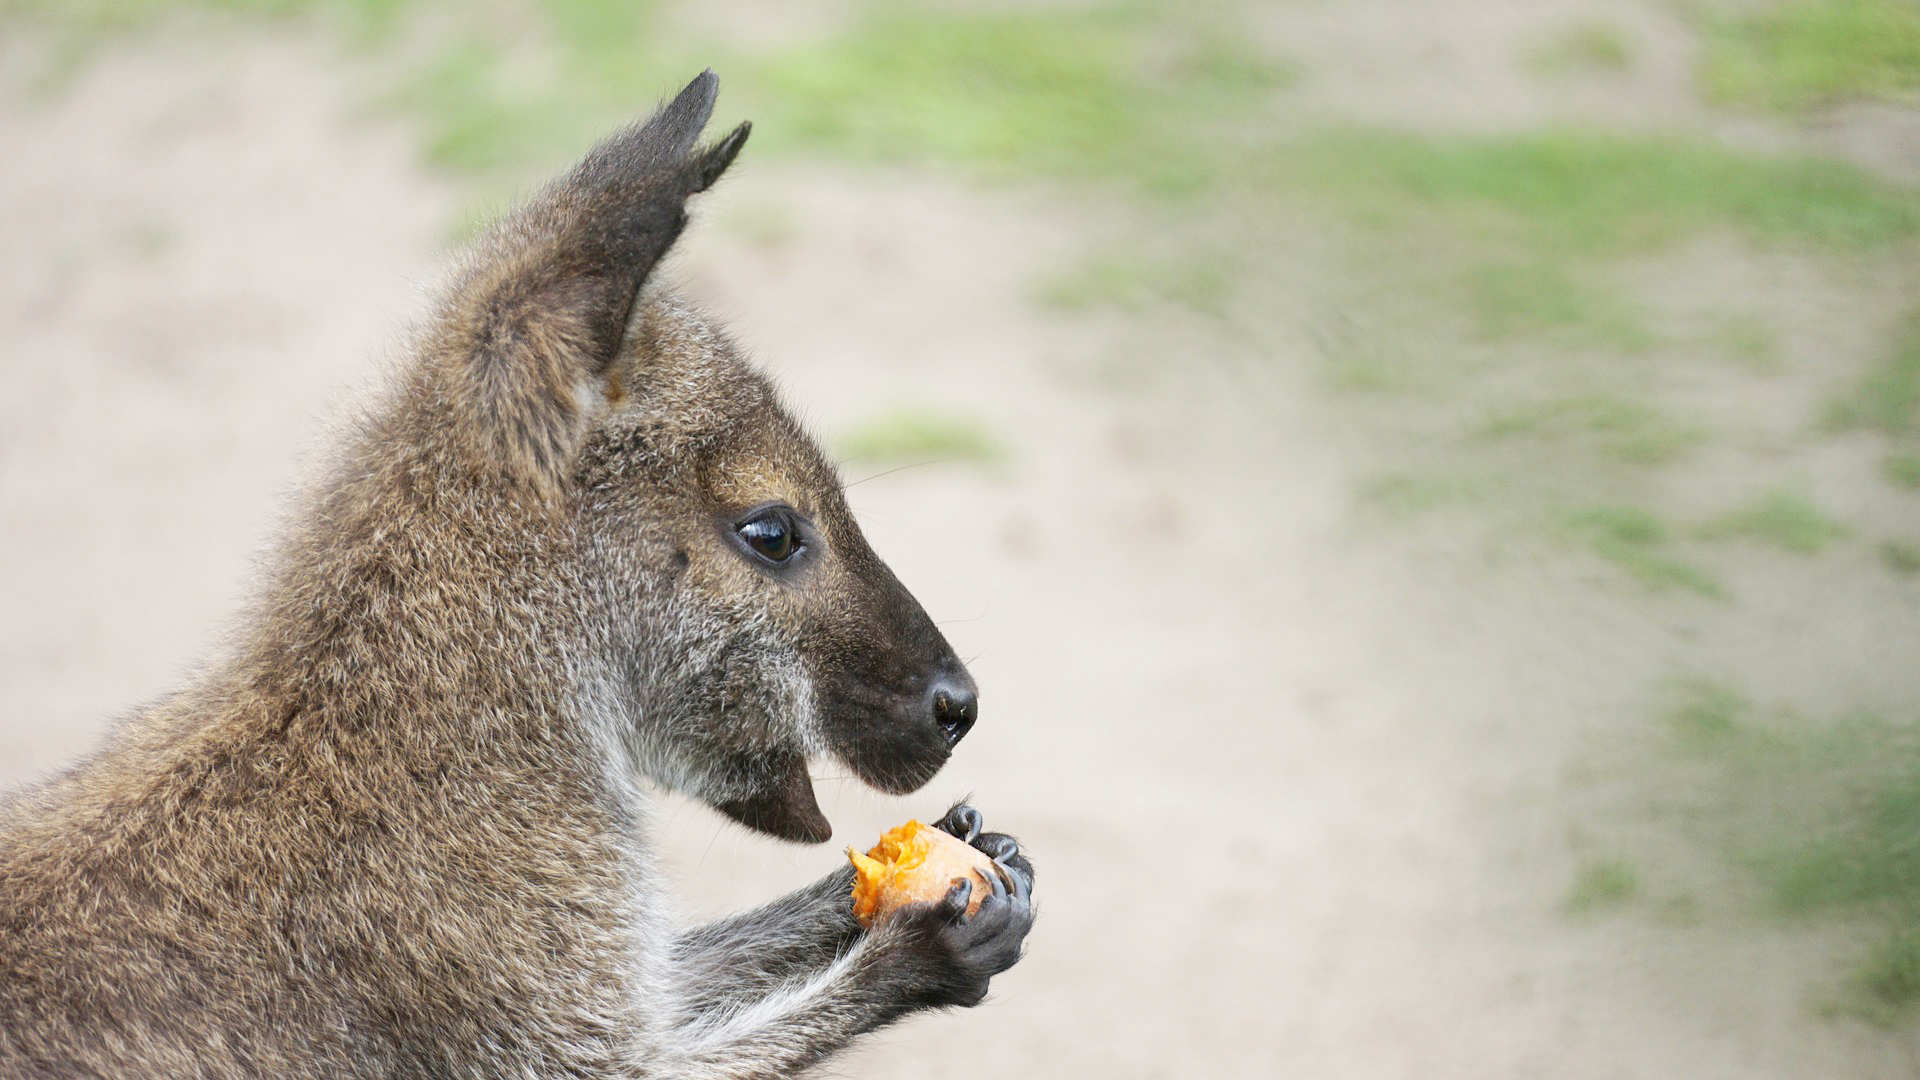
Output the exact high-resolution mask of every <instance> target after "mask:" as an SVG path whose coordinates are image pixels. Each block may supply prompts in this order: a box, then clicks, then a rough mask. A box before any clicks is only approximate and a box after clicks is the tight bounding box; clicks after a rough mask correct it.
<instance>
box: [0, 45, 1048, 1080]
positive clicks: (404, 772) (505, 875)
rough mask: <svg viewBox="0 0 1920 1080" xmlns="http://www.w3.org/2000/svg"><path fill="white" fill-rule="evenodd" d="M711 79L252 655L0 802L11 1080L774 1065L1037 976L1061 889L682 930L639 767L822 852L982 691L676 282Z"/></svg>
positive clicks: (274, 585) (516, 245) (1003, 853)
mask: <svg viewBox="0 0 1920 1080" xmlns="http://www.w3.org/2000/svg"><path fill="white" fill-rule="evenodd" d="M716 88H717V83H716V80H715V79H714V76H713V74H712V73H711V72H707V73H704V74H702V75H701V76H700V77H699V78H696V79H695V80H694V81H693V82H692V83H691V84H690V85H689V86H688V87H687V88H686V89H685V90H683V91H682V92H681V93H680V94H679V95H678V96H677V97H676V98H674V99H673V101H672V102H671V103H670V104H668V105H666V106H665V107H664V108H662V109H661V110H660V111H659V112H658V113H657V114H655V115H654V116H653V117H652V118H651V119H650V120H648V121H646V122H645V123H644V124H641V125H638V126H636V127H633V128H631V129H629V130H627V131H625V132H623V133H621V134H618V135H616V136H614V137H612V138H611V139H609V140H608V141H606V142H604V143H602V144H601V145H599V146H598V147H597V148H595V149H594V150H593V151H591V152H590V153H589V154H588V155H587V156H586V158H585V159H584V160H583V161H582V162H581V163H580V164H579V165H578V166H577V167H575V168H574V169H573V170H572V171H571V172H570V173H568V174H567V175H566V176H564V177H563V178H562V179H560V180H559V181H557V182H555V183H554V184H553V185H552V186H550V187H549V188H547V189H546V190H545V191H543V192H542V193H541V194H539V195H538V196H536V197H535V198H534V199H533V200H532V201H531V203H530V205H528V206H527V207H525V208H524V209H522V210H521V211H520V212H518V213H517V214H516V215H514V216H513V217H511V218H510V219H508V220H507V221H505V222H503V223H502V224H501V225H499V226H498V227H496V228H495V230H494V231H493V232H492V233H491V234H490V235H489V236H488V237H487V238H486V239H485V240H484V241H482V242H481V244H480V245H479V247H478V249H477V251H476V253H475V254H474V256H473V257H472V258H471V259H470V261H469V263H468V264H467V265H466V266H465V268H464V269H463V270H462V271H461V272H460V273H459V274H458V275H457V276H456V278H455V279H454V281H453V282H452V284H451V286H450V287H449V289H448V291H447V292H446V295H445V296H444V298H443V300H442V302H441V304H440V306H439V308H438V310H437V312H436V313H435V314H434V315H433V316H432V318H431V320H430V322H429V323H428V324H427V325H426V326H425V327H424V328H423V330H422V331H421V334H420V339H419V341H418V345H417V351H416V355H415V356H414V357H413V358H412V359H411V361H410V362H409V364H408V366H407V367H406V368H405V369H404V371H402V372H401V373H400V375H399V377H398V379H397V380H396V382H395V385H394V386H393V387H392V389H391V390H390V392H389V394H388V397H387V398H386V400H384V402H383V403H382V404H381V405H380V406H379V407H378V408H377V409H375V410H374V411H373V412H372V413H371V414H370V416H369V418H368V419H366V420H365V421H363V422H362V423H361V424H360V425H358V428H357V430H356V431H355V432H354V437H353V438H351V439H350V440H349V444H348V446H347V447H346V448H345V451H344V453H343V454H342V455H341V456H340V458H339V459H338V460H337V462H336V465H335V467H334V468H333V470H332V471H331V473H330V474H329V476H328V477H327V479H326V480H325V481H324V482H322V483H320V484H319V485H317V488H316V490H315V493H314V494H313V496H312V497H311V498H310V499H309V501H308V502H307V503H306V504H305V505H304V506H303V507H302V515H301V516H300V517H299V518H297V519H296V522H297V523H296V527H295V528H294V529H293V531H292V533H291V536H290V538H289V539H288V540H287V541H286V542H285V543H284V544H283V545H282V548H281V550H280V551H279V552H278V553H277V566H276V567H275V568H274V569H273V571H272V572H271V574H270V575H269V578H268V580H267V583H266V588H265V589H264V592H263V595H262V597H261V600H260V601H259V603H258V604H257V606H256V607H255V609H254V610H253V611H252V612H251V613H250V615H249V616H248V618H247V620H246V621H245V622H244V623H243V626H242V632H241V633H240V634H239V635H238V636H237V637H236V640H235V643H234V645H233V646H232V649H231V655H229V656H228V657H226V658H225V659H223V660H221V661H219V662H218V663H216V664H215V665H214V666H213V667H212V668H211V669H210V670H209V672H208V673H207V674H206V675H204V677H202V678H201V679H200V680H199V681H198V682H197V683H196V684H194V685H192V686H191V687H189V688H188V689H185V690H182V691H181V692H179V693H176V694H173V695H171V696H169V697H167V698H165V699H163V700H161V701H159V702H157V703H155V704H153V705H150V706H148V707H146V708H144V709H142V710H140V711H139V712H138V713H137V714H136V715H135V716H133V717H132V718H131V719H130V720H129V721H128V722H126V723H125V724H124V725H123V726H122V727H121V728H120V729H119V730H118V731H117V732H116V734H115V735H114V736H113V737H112V738H111V739H110V740H109V741H108V743H107V744H106V745H105V746H104V747H103V748H102V749H101V750H99V751H98V752H97V753H95V754H94V755H93V756H92V757H90V758H88V759H87V760H85V761H83V762H81V763H80V764H78V765H76V766H74V767H72V768H70V769H68V770H67V771H65V772H63V773H60V774H58V775H55V776H53V777H51V778H50V779H48V780H46V781H44V782H43V783H41V784H39V785H37V786H34V787H30V788H28V789H26V790H24V791H20V792H18V793H15V794H14V795H12V796H10V797H9V798H8V799H7V800H6V802H5V803H4V805H3V806H0V1076H6V1077H16V1076H62V1077H65V1076H116V1077H121V1076H167V1077H243V1076H244V1077H256V1076H275V1077H280V1076H289V1077H291V1076H327V1077H334V1076H476V1077H477V1076H489V1077H492V1076H516V1077H558V1076H566V1077H600V1076H619V1077H641V1076H645V1077H770V1076H786V1075H790V1074H792V1073H793V1072H796V1071H798V1070H801V1069H804V1068H806V1067H807V1066H808V1065H810V1064H812V1063H815V1062H817V1061H819V1060H821V1059H822V1058H823V1057H825V1056H826V1055H828V1054H830V1053H832V1052H833V1051H835V1050H836V1049H837V1048H839V1047H841V1046H844V1045H845V1044H846V1043H847V1042H848V1040H850V1039H851V1038H853V1037H854V1036H856V1035H859V1034H861V1033H862V1032H866V1031H871V1030H873V1029H874V1028H877V1027H879V1026H881V1025H883V1024H886V1023H888V1022H890V1021H892V1020H895V1019H897V1018H899V1017H901V1016H903V1015H905V1014H907V1013H909V1012H912V1011H914V1010H919V1009H928V1008H939V1007H943V1006H955V1005H972V1004H975V1003H976V1002H978V1001H980V1000H981V998H982V997H983V996H984V995H985V993H986V991H987V986H988V980H989V978H990V977H991V976H993V975H995V974H997V973H999V972H1001V971H1004V970H1006V969H1007V968H1008V967H1010V966H1011V965H1012V964H1013V963H1014V962H1015V961H1016V960H1017V959H1018V958H1019V956H1020V952H1021V948H1022V944H1023V942H1024V940H1025V938H1026V934H1027V931H1028V929H1029V927H1030V926H1031V925H1032V920H1033V915H1032V906H1031V890H1032V883H1033V868H1032V866H1031V864H1030V863H1029V862H1028V860H1027V859H1026V857H1025V856H1024V855H1023V854H1022V853H1021V851H1020V848H1019V846H1018V844H1017V843H1016V842H1015V841H1014V840H1013V839H1012V838H1011V837H1008V836H1005V835H1003V834H998V833H984V834H983V833H982V832H981V831H980V830H981V821H980V815H979V814H978V813H977V812H975V811H974V810H972V809H971V808H969V807H966V806H956V807H954V808H953V809H952V810H951V811H949V812H948V813H947V814H946V816H945V817H944V818H943V819H942V820H941V823H940V824H941V826H942V827H943V828H945V829H947V830H948V831H950V832H953V833H955V834H956V835H959V836H961V837H962V838H963V839H966V840H968V841H970V842H971V843H972V844H973V845H974V846H976V847H978V848H980V849H981V850H982V851H984V852H986V853H987V854H988V855H989V856H991V857H992V858H993V859H994V860H995V861H996V862H997V863H998V864H999V866H1000V869H1001V875H1000V878H999V879H996V880H994V881H993V882H992V883H991V885H990V887H989V891H990V895H989V896H987V897H985V898H984V902H983V904H982V905H981V906H980V908H979V909H978V911H977V912H976V913H974V914H973V915H971V916H968V915H967V914H966V909H967V907H968V906H969V901H970V899H971V897H970V895H969V894H970V891H971V890H970V888H969V886H968V885H967V884H965V883H964V882H962V883H958V884H956V885H955V886H954V888H953V889H952V890H951V891H950V892H949V893H948V894H947V896H946V898H945V899H944V900H943V901H941V902H938V903H931V904H921V905H917V906H914V907H910V908H908V909H905V910H904V911H903V912H902V913H900V914H898V915H897V916H896V917H893V918H891V919H889V920H886V921H882V922H879V923H877V924H876V925H875V926H874V927H873V928H872V929H870V930H867V929H863V928H862V927H861V925H860V923H859V922H857V921H856V920H855V919H854V918H853V916H852V905H851V897H850V892H851V884H852V874H851V870H850V868H847V867H842V868H841V869H840V870H839V871H837V872H834V873H831V874H829V875H827V876H826V877H825V878H824V879H822V880H821V881H819V882H818V883H817V884H815V885H813V886H811V887H808V888H805V889H802V890H801V891H799V892H797V893H794V894H792V895H790V896H787V897H785V898H783V899H780V900H776V901H774V902H773V903H771V904H769V905H767V906H766V907H763V908H760V909H759V910H756V911H753V912H750V913H747V914H743V915H739V916H735V917H733V918H729V919H725V920H722V921H719V922H716V923H713V924H711V925H707V926H701V927H698V928H695V929H691V930H686V931H680V930H676V929H675V928H674V927H673V926H671V925H670V924H669V921H668V917H667V915H666V913H665V911H664V910H663V904H662V899H661V897H660V895H659V888H660V886H659V883H658V876H657V874H656V872H655V870H654V869H653V857H652V855H651V854H650V848H649V842H648V836H647V828H648V810H649V799H650V795H649V791H650V790H652V788H651V786H650V785H649V784H647V782H646V781H651V782H652V784H653V785H658V786H659V787H661V788H666V789H671V790H675V791H680V792H684V793H687V794H688V795H690V796H692V797H694V798H697V799H699V800H702V801H704V802H706V803H707V804H709V805H711V806H712V807H714V808H715V809H717V810H719V811H720V812H721V813H723V814H725V815H727V816H729V817H731V818H733V819H734V820H736V821H738V822H740V823H743V824H745V825H747V826H749V827H751V828H753V829H756V830H759V831H761V832H764V833H768V834H771V835H773V836H776V837H781V838H784V839H787V840H794V841H805V842H813V843H818V842H821V841H825V840H826V839H827V838H828V837H829V835H830V834H831V829H830V827H829V825H828V823H827V820H826V818H825V817H824V816H823V815H822V813H821V811H820V807H819V805H818V803H817V802H816V800H815V798H814V793H813V788H812V785H811V782H810V780H809V774H808V771H807V767H808V761H809V759H810V758H816V757H821V756H828V757H831V758H835V759H838V760H839V761H841V762H843V763H845V765H846V766H847V767H849V768H850V769H851V770H852V771H853V772H854V773H855V774H856V775H858V776H859V777H860V778H861V779H862V780H864V781H866V782H867V783H869V784H871V785H872V786H874V787H876V788H879V789H880V790H882V791H886V792H892V793H906V792H911V791H914V790H916V789H918V788H920V787H921V786H922V785H924V784H925V783H926V782H927V781H928V780H929V779H931V778H932V777H933V775H934V774H935V773H936V772H937V771H938V770H939V769H940V768H941V767H942V765H944V764H945V762H946V761H947V759H948V756H949V754H950V753H951V752H952V748H953V746H954V744H955V743H957V742H958V741H959V740H960V738H961V737H962V736H964V735H965V734H966V733H967V730H968V729H969V728H970V727H971V726H972V724H973V722H974V719H975V716H976V708H977V706H976V699H975V690H974V685H973V683H972V681H971V679H970V678H969V676H968V675H967V673H966V670H965V668H964V667H963V666H962V665H961V663H960V662H959V661H958V660H957V659H956V658H955V656H954V654H953V652H952V650H951V648H950V647H949V646H948V644H947V642H946V641H945V639H944V638H943V637H942V636H941V634H940V633H939V631H938V630H937V629H935V627H934V625H933V623H932V622H931V621H930V620H929V619H928V618H927V616H926V614H925V612H923V611H922V610H921V608H920V606H919V605H918V604H917V603H916V602H915V601H914V599H913V598H912V597H911V596H910V595H909V594H908V593H907V592H906V590H905V589H904V588H903V587H902V586H901V585H900V583H899V582H898V581H896V580H895V579H894V577H893V575H892V574H891V573H890V572H889V571H888V570H887V567H886V566H885V565H884V564H882V563H881V561H880V559H879V558H878V557H877V556H876V555H875V554H874V553H873V551H872V550H870V549H869V548H868V546H867V543H866V541H865V540H864V539H863V538H862V537H861V534H860V530H859V528H858V527H857V526H856V525H855V523H854V521H853V518H852V517H851V515H850V514H849V511H848V509H847V504H846V502H845V500H844V499H843V497H842V494H841V489H840V483H839V481H838V479H837V478H836V474H835V470H834V468H833V466H832V465H831V464H829V462H828V461H827V459H826V458H825V457H824V456H823V455H822V454H821V452H820V451H819V450H818V449H817V448H816V447H815V445H814V444H813V443H812V442H811V441H810V440H809V439H808V437H807V436H806V435H805V434H804V433H803V432H802V431H801V429H800V428H799V426H798V425H797V424H796V423H795V422H794V421H793V420H792V419H791V418H790V417H789V416H788V414H787V413H786V412H785V411H783V410H782V408H781V406H780V404H779V403H778V401H776V399H775V396H774V393H773V390H772V389H771V387H770V385H769V384H768V382H767V380H766V379H765V378H764V377H763V376H762V375H760V374H759V373H758V372H757V371H756V370H755V369H754V368H753V367H752V366H750V365H749V364H748V363H747V361H746V360H745V359H744V358H743V357H742V355H741V352H740V350H739V349H738V348H737V347H736V346H735V345H734V344H732V343H731V342H730V341H729V340H728V339H727V338H726V336H725V335H724V334H723V333H722V332H721V331H720V330H719V329H717V328H716V327H715V326H714V325H713V324H712V323H711V322H709V321H708V320H707V319H705V318H704V317H702V316H701V315H699V314H697V313H696V312H694V311H693V310H692V309H690V308H689V307H688V306H687V305H686V304H684V303H682V302H681V301H680V300H678V299H676V298H675V297H674V296H673V295H671V294H670V293H668V292H667V291H665V290H664V289H662V288H660V287H659V286H658V285H657V284H651V283H650V281H649V279H650V277H651V275H652V271H653V269H654V267H655V265H656V264H657V263H658V262H659V261H660V258H661V256H663V255H664V254H665V253H666V251H667V249H668V247H669V246H670V245H671V244H672V243H673V242H674V240H675V239H676V238H677V236H678V235H679V233H680V231H681V229H682V227H683V225H684V224H685V221H686V213H685V203H686V200H687V199H688V197H689V196H691V195H693V194H695V193H697V192H700V191H704V190H705V189H707V188H708V187H710V186H711V185H712V184H713V183H714V181H715V180H717V179H718V178H719V176H720V174H721V173H722V172H723V171H724V170H725V169H726V168H727V166H728V165H729V164H730V163H731V162H732V161H733V160H734V157H735V155H736V154H738V153H739V152H740V148H741V146H742V144H744V143H745V141H746V138H747V132H748V125H747V124H741V125H740V126H739V127H738V128H735V129H734V130H733V131H732V132H731V133H730V134H728V135H726V136H725V137H724V138H722V139H720V140H719V141H718V142H715V143H713V144H711V145H708V146H705V147H700V148H696V146H695V142H696V140H697V138H698V136H699V133H700V130H701V129H702V127H704V126H705V123H706V121H707V118H708V116H709V114H710V113H711V111H712V108H713V102H714V96H715V92H716Z"/></svg>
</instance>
